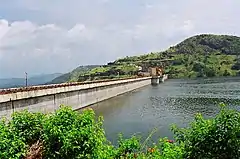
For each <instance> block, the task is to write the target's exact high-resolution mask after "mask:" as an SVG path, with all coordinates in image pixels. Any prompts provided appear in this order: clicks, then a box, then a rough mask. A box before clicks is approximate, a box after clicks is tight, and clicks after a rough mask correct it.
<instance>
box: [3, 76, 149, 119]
mask: <svg viewBox="0 0 240 159" xmlns="http://www.w3.org/2000/svg"><path fill="white" fill-rule="evenodd" d="M150 84H151V77H144V78H133V79H122V80H110V81H104V82H91V83H83V84H65V85H63V84H62V85H57V86H56V85H49V86H35V87H31V89H29V88H28V89H27V88H25V89H23V90H22V89H14V90H4V91H1V92H0V117H3V116H6V117H10V115H11V114H12V113H13V112H14V111H20V110H23V109H27V110H29V111H31V112H43V113H47V112H53V111H55V110H57V109H58V108H59V106H60V105H61V104H65V105H69V106H72V108H73V109H75V110H76V109H80V108H83V107H86V106H89V105H91V104H95V103H97V102H100V101H103V100H106V99H109V98H112V97H115V96H118V95H120V94H123V93H126V92H130V91H132V90H135V89H138V88H141V87H143V86H146V85H150ZM43 87H44V89H43Z"/></svg>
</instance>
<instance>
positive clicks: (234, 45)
mask: <svg viewBox="0 0 240 159" xmlns="http://www.w3.org/2000/svg"><path fill="white" fill-rule="evenodd" d="M139 66H141V67H142V68H143V71H144V70H145V71H146V70H147V68H148V67H151V66H163V67H164V68H165V72H166V73H168V74H170V77H172V78H196V77H213V76H236V75H239V74H240V37H237V36H230V35H213V34H202V35H196V36H193V37H190V38H187V39H186V40H184V41H183V42H181V43H179V44H177V45H176V46H172V47H170V48H169V49H167V50H166V51H163V52H154V53H153V52H152V53H149V54H145V55H140V56H131V57H128V56H127V57H124V58H121V59H117V60H115V61H113V62H109V63H108V64H107V65H104V66H96V67H94V68H89V69H85V70H84V71H83V72H82V71H81V69H80V71H76V72H75V73H73V72H71V73H68V74H65V75H63V76H62V77H59V78H61V80H60V81H61V82H66V81H86V80H96V79H106V78H118V77H128V76H133V75H137V73H138V72H139V71H138V68H139ZM73 74H74V75H73ZM59 78H58V79H59ZM55 81H56V79H55ZM60 81H57V82H60Z"/></svg>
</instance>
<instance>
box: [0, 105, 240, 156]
mask: <svg viewBox="0 0 240 159" xmlns="http://www.w3.org/2000/svg"><path fill="white" fill-rule="evenodd" d="M102 122H103V119H102V118H101V117H100V118H99V119H98V120H97V121H96V120H95V114H94V112H93V110H90V109H89V110H84V111H83V112H82V113H79V112H75V111H73V110H72V109H71V108H70V107H67V106H61V108H60V109H59V110H58V111H56V112H55V113H52V114H48V115H44V114H41V113H30V112H28V111H23V112H17V113H14V114H13V115H12V120H11V121H9V122H6V121H4V120H2V121H1V122H0V158H1V159H30V158H34V157H31V155H32V156H34V155H36V153H37V155H38V156H40V157H38V158H39V159H40V158H43V159H135V158H137V159H184V158H189V159H198V158H199V159H230V158H231V159H235V158H239V157H240V148H239V147H240V140H239V136H240V113H239V112H238V111H236V110H230V109H227V108H226V107H225V106H224V104H221V111H220V113H219V114H218V115H217V116H216V117H215V118H212V119H204V118H203V117H202V116H201V115H200V114H198V115H196V117H195V120H194V121H193V122H192V123H190V127H188V128H177V127H176V126H173V127H172V130H173V132H174V134H175V142H172V141H169V140H168V139H167V138H163V139H159V141H158V142H157V143H156V144H155V143H152V144H151V145H149V144H148V146H147V144H146V143H147V142H148V139H149V138H150V137H151V135H152V134H150V136H149V137H148V138H147V139H146V140H145V141H144V142H143V141H142V140H141V138H140V137H138V136H133V137H132V138H130V139H124V138H123V136H122V135H121V134H120V136H119V144H118V146H113V145H111V144H110V143H109V142H108V141H107V139H106V137H105V133H104V130H103V128H102ZM39 142H40V143H41V145H42V147H40V146H39V147H37V148H36V149H33V147H34V145H35V146H36V145H38V144H36V143H39ZM34 153H35V154H34ZM37 155H36V156H37ZM29 156H30V157H29ZM35 158H37V157H35Z"/></svg>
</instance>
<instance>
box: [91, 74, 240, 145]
mask: <svg viewBox="0 0 240 159" xmlns="http://www.w3.org/2000/svg"><path fill="white" fill-rule="evenodd" d="M220 102H224V103H226V104H227V105H229V106H230V107H231V108H234V109H237V110H240V77H237V78H213V79H195V80H168V81H166V82H165V83H162V84H160V85H159V86H157V87H152V86H148V87H144V88H142V89H139V90H137V91H134V92H133V93H128V94H125V95H121V96H119V97H116V98H113V99H110V100H107V101H104V102H101V103H98V104H96V105H94V106H93V109H94V110H95V111H96V114H97V115H103V116H104V128H105V130H106V135H107V137H108V139H109V140H110V141H113V143H114V142H115V143H116V139H117V135H118V133H119V132H123V133H124V134H125V135H126V136H127V137H129V136H130V135H132V134H134V133H135V132H139V133H141V134H142V135H143V136H144V137H146V136H148V134H149V133H150V132H151V130H152V129H153V128H154V127H157V128H158V133H157V134H155V135H154V136H153V139H154V140H157V138H158V137H159V136H161V137H165V136H167V137H169V138H172V136H173V134H172V133H171V131H170V130H169V128H170V125H171V124H172V123H175V124H177V125H179V126H180V127H185V126H188V124H189V122H191V121H192V120H193V118H194V116H195V114H196V113H202V114H203V115H204V117H207V118H210V117H213V116H215V115H216V113H218V112H219V107H218V104H219V103H220Z"/></svg>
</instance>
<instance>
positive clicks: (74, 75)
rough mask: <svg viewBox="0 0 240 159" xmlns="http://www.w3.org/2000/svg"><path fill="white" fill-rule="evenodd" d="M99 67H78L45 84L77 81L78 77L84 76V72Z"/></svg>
mask: <svg viewBox="0 0 240 159" xmlns="http://www.w3.org/2000/svg"><path fill="white" fill-rule="evenodd" d="M98 66H99V65H87V66H79V67H77V68H76V69H74V70H73V71H71V72H69V73H66V74H63V75H61V76H59V77H57V78H55V79H53V80H52V81H50V82H48V83H47V84H58V83H64V82H71V81H78V78H79V76H80V75H84V74H85V73H86V72H89V71H90V70H92V69H94V68H96V67H98Z"/></svg>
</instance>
